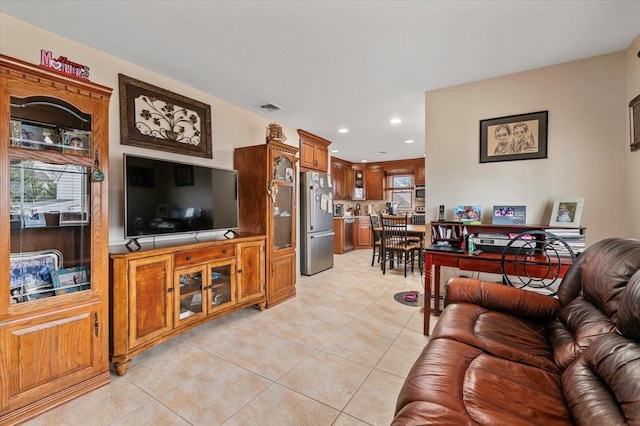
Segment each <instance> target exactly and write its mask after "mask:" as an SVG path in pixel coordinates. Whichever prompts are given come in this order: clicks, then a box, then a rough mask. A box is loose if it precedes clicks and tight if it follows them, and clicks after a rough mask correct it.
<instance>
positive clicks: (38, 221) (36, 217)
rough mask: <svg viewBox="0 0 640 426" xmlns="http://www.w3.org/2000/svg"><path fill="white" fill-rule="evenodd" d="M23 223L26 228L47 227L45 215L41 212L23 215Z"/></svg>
mask: <svg viewBox="0 0 640 426" xmlns="http://www.w3.org/2000/svg"><path fill="white" fill-rule="evenodd" d="M22 223H23V226H24V227H25V228H44V227H45V226H47V222H46V220H45V218H44V213H40V212H32V213H23V214H22Z"/></svg>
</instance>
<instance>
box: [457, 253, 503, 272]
mask: <svg viewBox="0 0 640 426" xmlns="http://www.w3.org/2000/svg"><path fill="white" fill-rule="evenodd" d="M459 268H460V269H462V270H465V271H482V272H486V273H489V274H502V265H501V263H500V262H487V261H486V260H482V259H476V258H473V257H469V258H466V259H465V258H462V259H460V265H459Z"/></svg>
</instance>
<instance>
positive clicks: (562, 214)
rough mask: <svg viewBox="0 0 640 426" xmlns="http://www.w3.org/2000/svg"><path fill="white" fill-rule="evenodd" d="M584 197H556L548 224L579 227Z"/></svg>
mask: <svg viewBox="0 0 640 426" xmlns="http://www.w3.org/2000/svg"><path fill="white" fill-rule="evenodd" d="M583 205H584V198H558V199H556V200H555V201H554V202H553V208H552V209H551V219H550V220H549V225H550V226H557V227H559V228H579V227H580V217H581V216H582V207H583Z"/></svg>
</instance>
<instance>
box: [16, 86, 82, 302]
mask: <svg viewBox="0 0 640 426" xmlns="http://www.w3.org/2000/svg"><path fill="white" fill-rule="evenodd" d="M59 117H61V118H59ZM74 119H75V123H73V120H74ZM43 120H49V121H48V122H43ZM58 120H59V121H58ZM58 123H65V124H67V125H69V126H72V125H74V124H75V126H74V127H73V130H70V129H67V128H65V127H62V125H60V126H59V125H58ZM78 127H81V128H83V130H77V128H78ZM11 131H12V133H11V134H12V136H11V145H12V146H14V147H17V148H19V149H17V150H15V151H12V154H13V152H15V154H14V155H11V154H10V166H9V200H10V206H9V208H10V217H9V218H10V253H11V254H10V264H9V267H10V281H9V283H10V284H9V286H10V303H11V304H20V303H26V302H32V301H38V300H43V299H46V298H49V297H56V296H61V295H66V294H69V293H73V292H77V291H83V290H88V289H90V287H91V280H90V277H91V205H90V203H91V176H92V170H91V165H90V163H91V162H90V161H89V162H87V161H83V160H86V159H85V158H82V157H79V156H84V155H87V153H88V152H89V150H90V149H91V116H90V115H88V114H85V113H82V112H81V111H79V110H78V109H76V108H74V107H73V106H72V105H70V104H68V103H66V102H64V101H61V100H58V99H55V98H48V97H40V96H38V97H27V98H17V97H11ZM72 135H73V136H72ZM71 139H73V140H74V142H71ZM78 140H81V141H82V142H80V143H78V144H76V142H77V141H78ZM63 141H66V142H67V143H66V144H65V143H63ZM48 151H51V153H56V154H57V155H43V154H50V153H49V152H48ZM78 160H80V161H78Z"/></svg>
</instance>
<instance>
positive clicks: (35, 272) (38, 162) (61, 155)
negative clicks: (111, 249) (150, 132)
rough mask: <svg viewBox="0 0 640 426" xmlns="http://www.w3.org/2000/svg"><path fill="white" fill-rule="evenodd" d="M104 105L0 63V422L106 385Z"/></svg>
mask: <svg viewBox="0 0 640 426" xmlns="http://www.w3.org/2000/svg"><path fill="white" fill-rule="evenodd" d="M110 96H111V89H109V88H107V87H104V86H100V85H97V84H94V83H91V82H88V81H83V80H79V79H75V78H71V77H68V76H66V75H64V74H62V73H59V72H53V71H49V70H46V69H44V68H42V67H38V66H35V65H31V64H28V63H26V62H23V61H20V60H17V59H12V58H9V57H7V56H4V55H0V116H2V119H1V120H0V135H2V138H1V139H2V143H1V144H0V151H1V152H0V173H1V174H2V185H1V186H0V199H1V200H2V206H3V207H2V209H0V223H2V224H3V225H2V230H3V231H4V233H5V237H4V238H3V239H2V242H0V258H1V259H2V261H1V262H0V424H3V425H5V424H15V423H20V422H24V421H26V420H28V419H31V418H33V417H35V416H37V415H39V414H41V413H43V412H44V411H46V410H49V409H51V408H54V407H56V406H58V405H60V404H63V403H65V402H67V401H70V400H72V399H74V398H77V397H78V396H80V395H82V394H85V393H87V392H90V391H92V390H94V389H96V388H98V387H100V386H103V385H105V384H108V383H109V360H108V323H109V311H108V307H109V302H108V273H109V272H108V263H107V244H108V243H107V241H108V237H109V235H108V234H109V223H108V211H107V210H108V209H107V206H108V191H107V188H108V176H107V175H105V173H107V172H108V170H109V164H108V162H109V153H108V148H109V140H108V137H109V125H108V116H109V100H110ZM72 141H73V142H72Z"/></svg>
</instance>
